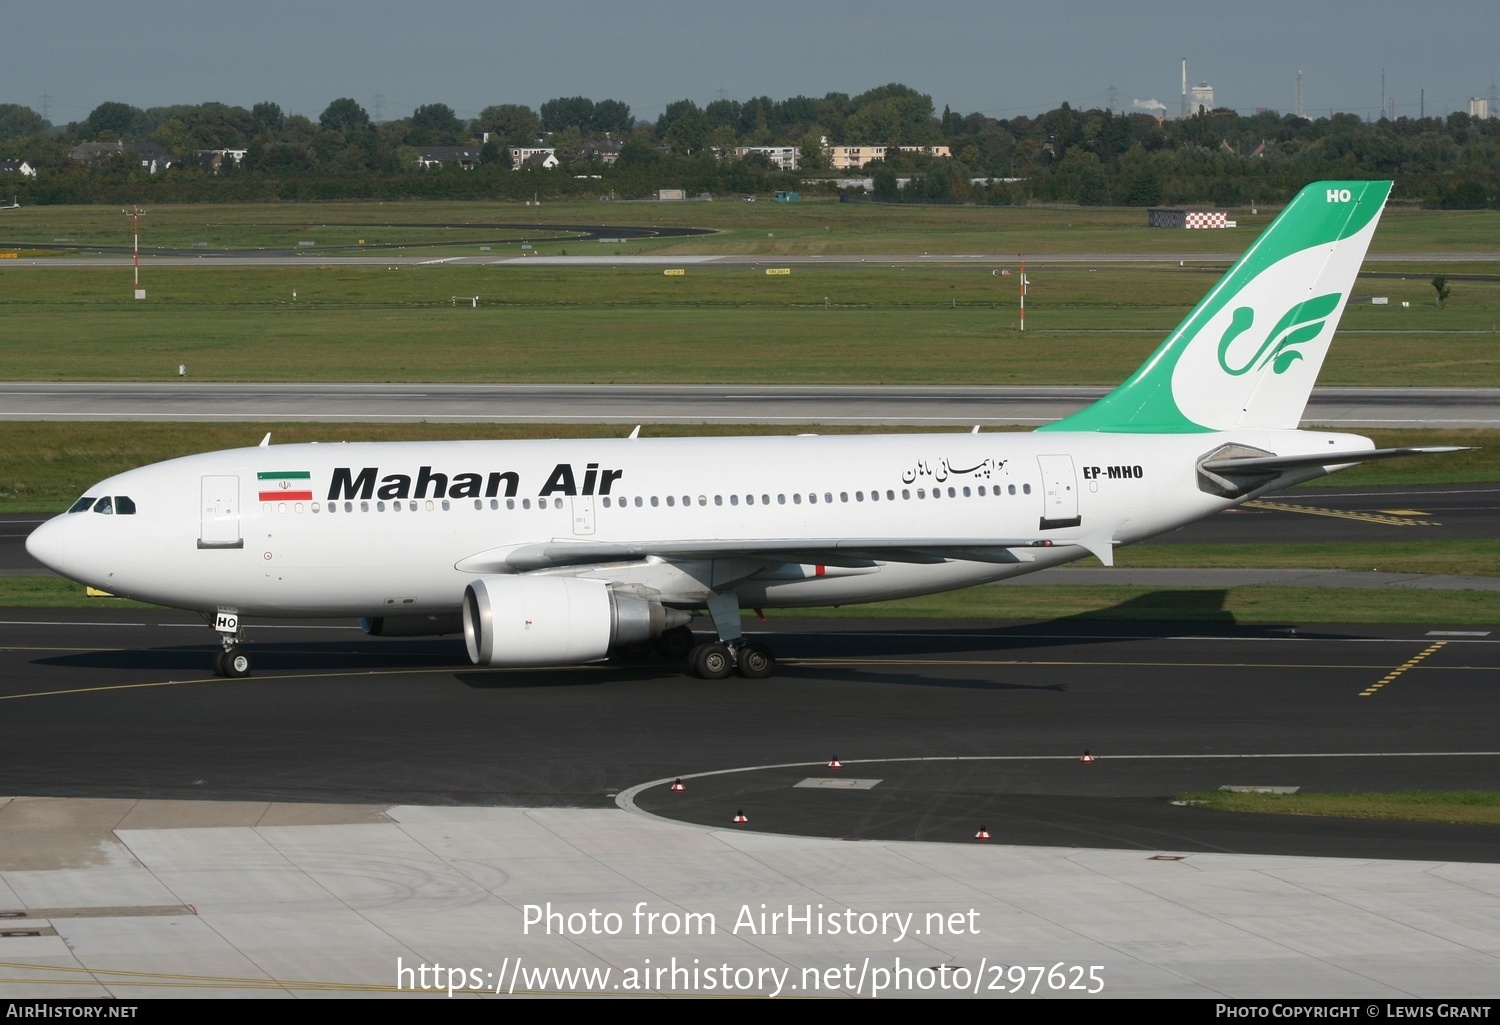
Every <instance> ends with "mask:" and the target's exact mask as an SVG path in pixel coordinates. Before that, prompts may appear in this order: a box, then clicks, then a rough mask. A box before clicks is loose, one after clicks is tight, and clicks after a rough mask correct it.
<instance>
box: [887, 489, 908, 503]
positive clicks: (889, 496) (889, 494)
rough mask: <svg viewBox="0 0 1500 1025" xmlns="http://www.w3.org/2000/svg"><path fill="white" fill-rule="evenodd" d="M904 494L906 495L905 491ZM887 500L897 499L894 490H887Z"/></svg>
mask: <svg viewBox="0 0 1500 1025" xmlns="http://www.w3.org/2000/svg"><path fill="white" fill-rule="evenodd" d="M902 494H903V496H904V494H905V492H903V493H902ZM885 500H886V501H887V502H894V501H895V500H896V493H895V492H894V491H887V492H886V493H885Z"/></svg>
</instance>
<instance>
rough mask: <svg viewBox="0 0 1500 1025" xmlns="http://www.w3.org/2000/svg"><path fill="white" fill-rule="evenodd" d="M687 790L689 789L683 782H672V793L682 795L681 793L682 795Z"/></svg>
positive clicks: (678, 780) (676, 780) (677, 780)
mask: <svg viewBox="0 0 1500 1025" xmlns="http://www.w3.org/2000/svg"><path fill="white" fill-rule="evenodd" d="M686 789H687V787H685V786H683V785H682V780H680V779H675V780H673V781H672V793H674V794H680V793H682V792H683V791H684V790H686Z"/></svg>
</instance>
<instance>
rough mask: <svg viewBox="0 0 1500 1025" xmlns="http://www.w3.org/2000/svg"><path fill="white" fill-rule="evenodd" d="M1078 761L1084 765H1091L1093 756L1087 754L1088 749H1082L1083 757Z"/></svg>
mask: <svg viewBox="0 0 1500 1025" xmlns="http://www.w3.org/2000/svg"><path fill="white" fill-rule="evenodd" d="M1078 760H1079V761H1080V762H1082V763H1083V764H1084V765H1092V764H1093V762H1094V756H1093V755H1091V754H1089V749H1088V748H1084V749H1083V757H1082V758H1080V759H1078Z"/></svg>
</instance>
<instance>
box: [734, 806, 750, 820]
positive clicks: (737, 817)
mask: <svg viewBox="0 0 1500 1025" xmlns="http://www.w3.org/2000/svg"><path fill="white" fill-rule="evenodd" d="M734 821H736V822H749V821H750V820H749V819H747V818H746V817H745V809H743V808H741V809H740V810H739V811H737V812H735V813H734Z"/></svg>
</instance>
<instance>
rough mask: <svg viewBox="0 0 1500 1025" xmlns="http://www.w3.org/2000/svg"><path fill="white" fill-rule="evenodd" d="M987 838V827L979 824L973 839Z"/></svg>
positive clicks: (988, 832)
mask: <svg viewBox="0 0 1500 1025" xmlns="http://www.w3.org/2000/svg"><path fill="white" fill-rule="evenodd" d="M989 838H990V831H989V830H988V829H985V828H984V827H983V826H980V827H979V832H977V833H975V834H974V839H976V840H988V839H989Z"/></svg>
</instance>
